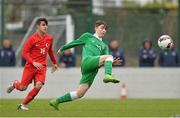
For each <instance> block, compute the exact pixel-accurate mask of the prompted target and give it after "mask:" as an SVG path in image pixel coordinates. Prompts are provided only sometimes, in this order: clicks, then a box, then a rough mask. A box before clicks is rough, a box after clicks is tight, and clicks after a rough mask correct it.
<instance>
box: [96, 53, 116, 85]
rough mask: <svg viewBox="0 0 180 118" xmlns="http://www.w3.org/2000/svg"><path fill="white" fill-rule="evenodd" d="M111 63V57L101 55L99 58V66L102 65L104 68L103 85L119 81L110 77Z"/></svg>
mask: <svg viewBox="0 0 180 118" xmlns="http://www.w3.org/2000/svg"><path fill="white" fill-rule="evenodd" d="M112 63H113V57H112V56H111V55H103V56H101V57H100V60H99V66H102V65H104V67H105V78H104V80H103V81H104V82H105V83H108V82H112V83H119V80H117V79H116V78H115V77H114V76H112Z"/></svg>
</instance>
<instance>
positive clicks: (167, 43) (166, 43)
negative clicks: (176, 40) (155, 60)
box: [158, 35, 173, 50]
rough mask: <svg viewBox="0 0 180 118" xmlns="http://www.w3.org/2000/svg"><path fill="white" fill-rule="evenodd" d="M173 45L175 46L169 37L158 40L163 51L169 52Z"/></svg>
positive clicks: (163, 36)
mask: <svg viewBox="0 0 180 118" xmlns="http://www.w3.org/2000/svg"><path fill="white" fill-rule="evenodd" d="M171 45H173V40H172V38H171V37H170V36H169V35H162V36H160V37H159V39H158V46H159V47H160V48H161V49H162V50H168V49H170V48H171Z"/></svg>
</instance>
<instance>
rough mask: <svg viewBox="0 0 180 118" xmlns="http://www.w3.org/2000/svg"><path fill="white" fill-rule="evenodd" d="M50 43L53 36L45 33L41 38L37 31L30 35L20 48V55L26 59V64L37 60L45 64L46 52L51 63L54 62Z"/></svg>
mask: <svg viewBox="0 0 180 118" xmlns="http://www.w3.org/2000/svg"><path fill="white" fill-rule="evenodd" d="M52 44H53V37H52V36H51V35H49V34H45V36H44V37H43V38H41V37H40V36H39V34H38V33H35V34H33V35H31V36H30V37H29V39H28V40H27V41H26V43H25V44H24V47H23V50H22V56H23V57H24V58H25V59H26V64H27V63H32V62H38V63H41V64H43V65H47V64H46V61H47V54H49V56H50V58H51V61H52V62H53V64H56V63H57V62H56V59H55V57H54V53H53V50H52Z"/></svg>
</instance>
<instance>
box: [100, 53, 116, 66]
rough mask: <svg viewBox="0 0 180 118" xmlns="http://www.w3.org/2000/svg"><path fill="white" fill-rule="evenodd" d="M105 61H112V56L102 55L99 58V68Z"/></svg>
mask: <svg viewBox="0 0 180 118" xmlns="http://www.w3.org/2000/svg"><path fill="white" fill-rule="evenodd" d="M105 61H113V56H112V55H103V56H101V57H100V62H99V66H102V65H103V64H104V62H105Z"/></svg>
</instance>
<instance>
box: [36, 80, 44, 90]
mask: <svg viewBox="0 0 180 118" xmlns="http://www.w3.org/2000/svg"><path fill="white" fill-rule="evenodd" d="M42 86H43V84H42V83H41V82H39V81H38V82H36V84H35V87H36V88H38V89H41V88H42Z"/></svg>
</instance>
